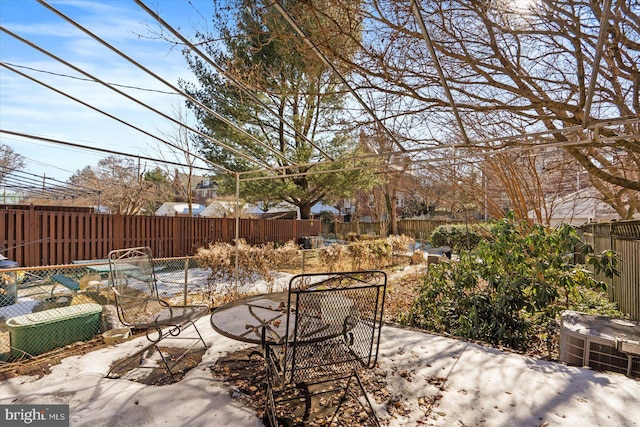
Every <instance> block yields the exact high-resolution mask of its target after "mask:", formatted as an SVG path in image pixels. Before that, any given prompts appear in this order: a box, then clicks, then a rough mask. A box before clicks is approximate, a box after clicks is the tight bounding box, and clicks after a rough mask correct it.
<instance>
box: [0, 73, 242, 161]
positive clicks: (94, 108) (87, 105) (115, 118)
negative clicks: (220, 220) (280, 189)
mask: <svg viewBox="0 0 640 427" xmlns="http://www.w3.org/2000/svg"><path fill="white" fill-rule="evenodd" d="M0 66H2V67H5V68H7V69H8V70H11V71H13V72H14V73H16V74H19V75H21V76H23V77H25V78H26V79H29V80H31V81H33V82H35V83H38V84H40V85H42V86H44V87H46V88H47V89H50V90H52V91H54V92H56V93H58V94H60V95H62V96H65V97H67V98H69V99H71V100H73V101H75V102H77V103H79V104H82V105H84V106H85V107H87V108H90V109H91V110H93V111H96V112H98V113H100V114H103V115H105V116H107V117H109V118H110V119H113V120H115V121H117V122H119V123H122V124H123V125H125V126H128V127H130V128H132V129H134V130H136V131H138V132H140V133H143V134H145V135H147V136H149V137H151V138H153V139H156V140H158V141H160V142H162V143H164V144H166V145H168V146H170V147H173V148H175V149H176V150H179V151H181V152H183V153H185V154H187V155H189V156H193V157H194V158H196V159H199V160H202V161H204V162H205V163H207V164H210V165H212V166H214V167H215V168H216V169H218V170H221V171H223V172H224V173H232V172H231V171H230V170H228V169H226V168H225V167H223V166H220V165H217V164H215V163H213V162H211V161H209V160H207V159H205V158H203V157H200V156H198V155H196V154H193V153H191V152H190V151H188V150H185V149H184V148H182V147H179V146H177V145H175V144H172V143H171V142H169V141H166V140H164V139H162V138H160V137H157V136H155V135H153V134H151V133H150V132H147V131H146V130H144V129H141V128H139V127H137V126H135V125H133V124H131V123H129V122H127V121H125V120H122V119H120V118H118V117H116V116H114V115H112V114H109V113H107V112H106V111H103V110H101V109H99V108H97V107H94V106H93V105H90V104H88V103H86V102H84V101H82V100H80V99H78V98H76V97H74V96H72V95H69V94H68V93H65V92H62V91H61V90H59V89H56V88H54V87H53V86H50V85H48V84H46V83H44V82H42V81H40V80H38V79H36V78H35V77H32V76H30V75H28V74H25V73H23V72H22V71H19V70H16V69H15V68H12V67H10V66H8V65H7V64H6V63H4V62H0Z"/></svg>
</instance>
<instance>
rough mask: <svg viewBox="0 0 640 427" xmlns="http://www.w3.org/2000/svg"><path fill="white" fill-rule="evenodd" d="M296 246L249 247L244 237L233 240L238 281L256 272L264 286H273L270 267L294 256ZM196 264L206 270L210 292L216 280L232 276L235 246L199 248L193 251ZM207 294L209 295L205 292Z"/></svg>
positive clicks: (247, 279)
mask: <svg viewBox="0 0 640 427" xmlns="http://www.w3.org/2000/svg"><path fill="white" fill-rule="evenodd" d="M297 252H298V245H296V244H295V243H294V242H293V241H289V242H287V243H285V244H284V245H275V244H273V243H267V244H264V245H260V246H251V245H249V244H247V242H246V241H245V240H244V239H240V240H238V241H237V253H238V272H237V274H238V276H237V278H238V284H239V285H240V286H245V285H247V284H248V283H250V282H251V281H252V280H255V278H256V275H257V276H258V277H259V278H261V279H264V280H266V281H267V284H268V287H269V288H271V287H272V286H273V282H274V277H273V275H272V274H271V273H272V271H273V270H274V269H276V268H277V267H279V266H280V265H282V264H285V263H286V262H287V261H288V260H290V259H291V258H292V257H294V256H295V254H296V253H297ZM196 259H197V260H198V264H199V265H200V266H202V267H206V268H209V269H210V273H209V280H208V281H209V289H210V293H211V292H213V289H215V286H216V284H217V283H219V282H224V281H229V280H232V279H235V277H236V246H235V245H231V244H229V243H221V242H219V243H214V244H211V245H209V247H207V248H199V249H198V251H197V253H196ZM209 296H211V295H209Z"/></svg>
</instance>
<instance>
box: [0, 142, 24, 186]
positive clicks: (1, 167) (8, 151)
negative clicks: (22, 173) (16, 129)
mask: <svg viewBox="0 0 640 427" xmlns="http://www.w3.org/2000/svg"><path fill="white" fill-rule="evenodd" d="M25 164H26V162H25V158H24V157H23V156H22V155H21V154H18V153H16V152H15V151H14V150H13V148H11V147H9V146H8V145H5V144H0V182H3V181H4V177H5V176H7V174H9V173H11V172H13V171H16V170H19V169H22V168H24V167H25Z"/></svg>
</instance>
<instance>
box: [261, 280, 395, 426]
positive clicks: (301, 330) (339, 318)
mask: <svg viewBox="0 0 640 427" xmlns="http://www.w3.org/2000/svg"><path fill="white" fill-rule="evenodd" d="M386 281H387V276H386V274H385V273H384V272H382V271H360V272H340V273H325V274H301V275H297V276H294V277H293V278H292V279H291V281H290V283H289V291H288V306H287V315H286V322H287V324H286V333H285V335H284V337H279V336H277V335H274V334H271V332H270V331H271V329H270V328H266V327H265V328H264V329H263V337H262V346H263V349H264V357H265V363H266V377H267V407H266V413H267V418H268V419H269V423H270V424H271V425H272V426H274V427H275V426H277V425H278V419H279V418H280V416H279V413H288V414H291V413H292V409H291V408H292V406H291V405H292V404H293V408H294V410H293V412H296V413H297V415H295V417H296V420H297V421H302V422H303V423H306V422H308V421H310V420H309V416H310V413H311V412H312V411H311V408H312V406H313V404H312V399H317V396H318V395H321V394H326V393H331V395H332V396H336V395H338V394H340V395H341V397H340V399H339V402H338V404H337V405H334V406H335V411H333V413H332V414H324V415H323V416H325V417H329V418H331V422H330V423H329V424H327V425H333V424H331V423H333V422H334V420H339V419H340V418H341V415H342V412H344V411H341V409H342V407H343V403H344V402H346V401H347V399H351V398H353V399H352V402H358V403H359V404H360V405H361V406H362V408H363V410H364V413H366V420H362V419H359V420H358V423H359V424H361V425H376V426H377V425H379V422H378V419H377V417H376V415H375V411H374V410H373V408H372V406H371V402H370V400H369V397H368V396H367V393H366V391H365V389H364V387H363V384H362V381H361V378H360V375H359V374H358V372H359V371H360V370H362V369H371V368H373V367H374V366H375V364H376V362H377V358H378V348H379V343H380V330H381V327H382V315H383V306H384V298H385V290H386ZM354 389H355V391H354ZM300 402H304V405H301V404H300ZM279 406H281V407H283V408H288V409H284V410H283V409H279V408H278V407H279ZM301 406H302V408H301ZM301 409H302V414H301V415H300V414H299V412H300V410H301ZM357 413H358V414H362V413H363V412H362V411H357ZM325 421H326V419H325ZM348 423H350V421H348Z"/></svg>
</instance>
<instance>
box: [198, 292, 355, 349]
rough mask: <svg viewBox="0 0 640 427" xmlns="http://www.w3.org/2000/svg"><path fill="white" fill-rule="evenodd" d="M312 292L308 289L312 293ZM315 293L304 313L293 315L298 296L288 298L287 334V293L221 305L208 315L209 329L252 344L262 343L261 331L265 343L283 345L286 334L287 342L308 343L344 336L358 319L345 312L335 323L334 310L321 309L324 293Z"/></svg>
mask: <svg viewBox="0 0 640 427" xmlns="http://www.w3.org/2000/svg"><path fill="white" fill-rule="evenodd" d="M312 289H313V288H311V289H310V290H311V291H312V292H313V290H312ZM315 292H316V296H315V297H312V298H310V300H308V301H307V305H306V308H305V310H304V314H300V313H296V312H295V311H296V309H297V308H298V307H295V305H296V304H295V302H294V301H295V300H296V298H297V296H296V295H295V292H294V295H292V297H291V298H292V304H294V310H293V312H292V313H290V314H289V322H290V325H289V326H290V328H291V330H289V331H287V307H288V305H287V304H288V303H289V293H288V292H274V293H270V294H263V295H252V296H248V297H245V298H240V299H238V300H236V301H233V302H230V303H228V304H224V305H222V306H220V307H218V308H217V309H215V310H214V311H213V312H212V313H211V317H210V322H211V327H212V328H213V329H214V330H215V331H217V332H218V333H220V334H221V335H224V336H225V337H227V338H231V339H234V340H238V341H244V342H249V343H253V344H262V335H263V330H264V332H265V333H264V339H265V341H267V342H269V343H272V344H282V343H283V342H285V341H286V338H287V332H289V339H293V340H296V341H297V342H300V343H307V344H308V343H312V342H317V341H324V340H327V339H330V338H334V337H337V336H340V335H345V336H346V334H347V332H348V331H349V330H351V329H352V328H353V327H354V326H355V325H356V323H357V322H358V319H357V318H356V317H354V316H352V315H347V314H346V313H344V314H343V315H342V316H341V317H340V316H338V317H337V320H336V317H335V308H330V307H324V308H322V307H321V305H322V304H321V298H322V294H323V292H322V291H320V290H316V291H315ZM337 301H339V300H336V299H335V298H333V299H332V302H333V303H334V304H338V302H337ZM352 304H353V303H352ZM338 309H339V308H338ZM298 316H299V318H298V323H297V324H296V317H298ZM294 329H295V331H294ZM293 335H295V337H294V336H293Z"/></svg>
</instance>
